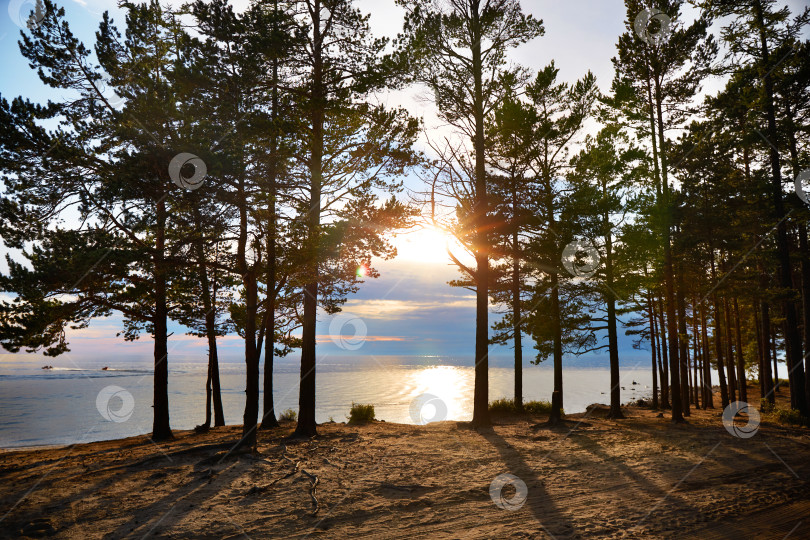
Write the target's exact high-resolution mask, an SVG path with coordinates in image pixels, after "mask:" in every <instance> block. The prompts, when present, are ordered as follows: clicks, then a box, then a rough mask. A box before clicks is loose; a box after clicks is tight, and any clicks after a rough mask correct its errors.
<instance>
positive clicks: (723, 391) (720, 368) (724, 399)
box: [711, 253, 729, 409]
mask: <svg viewBox="0 0 810 540" xmlns="http://www.w3.org/2000/svg"><path fill="white" fill-rule="evenodd" d="M711 266H712V282H714V283H716V282H717V274H716V272H715V267H714V253H712V261H711ZM712 299H713V301H714V345H715V354H716V355H717V375H718V376H719V377H720V401H721V405H722V407H723V408H724V409H725V408H726V407H728V404H729V400H728V387H727V386H726V368H725V366H724V365H723V338H722V333H721V331H720V328H721V326H722V325H721V323H720V302H719V301H718V299H717V292H716V291H714V292H712Z"/></svg>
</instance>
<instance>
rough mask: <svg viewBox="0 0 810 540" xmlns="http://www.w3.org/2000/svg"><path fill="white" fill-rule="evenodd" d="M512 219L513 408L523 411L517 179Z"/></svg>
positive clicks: (515, 181)
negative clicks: (513, 222) (513, 221)
mask: <svg viewBox="0 0 810 540" xmlns="http://www.w3.org/2000/svg"><path fill="white" fill-rule="evenodd" d="M512 218H513V219H514V220H515V225H514V227H515V228H514V230H513V231H512V329H513V332H514V342H515V407H517V410H518V411H522V410H523V340H522V335H521V329H520V326H521V319H520V317H521V311H520V238H519V234H518V229H517V220H518V193H517V179H516V178H514V177H513V178H512Z"/></svg>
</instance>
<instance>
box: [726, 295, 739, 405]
mask: <svg viewBox="0 0 810 540" xmlns="http://www.w3.org/2000/svg"><path fill="white" fill-rule="evenodd" d="M723 316H724V319H725V323H726V331H725V337H726V358H728V362H727V363H726V368H727V369H728V398H729V400H731V401H737V375H736V369H735V367H734V364H735V363H736V362H734V348H733V347H732V345H731V334H732V329H731V310H730V309H729V308H728V298H723Z"/></svg>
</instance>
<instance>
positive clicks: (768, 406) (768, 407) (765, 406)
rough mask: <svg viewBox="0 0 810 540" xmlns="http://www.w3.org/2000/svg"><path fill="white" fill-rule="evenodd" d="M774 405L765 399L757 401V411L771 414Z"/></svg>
mask: <svg viewBox="0 0 810 540" xmlns="http://www.w3.org/2000/svg"><path fill="white" fill-rule="evenodd" d="M773 408H774V405H773V404H772V403H771V402H770V401H768V400H767V399H760V400H759V410H760V411H762V412H764V413H769V412H773Z"/></svg>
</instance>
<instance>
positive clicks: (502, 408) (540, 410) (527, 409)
mask: <svg viewBox="0 0 810 540" xmlns="http://www.w3.org/2000/svg"><path fill="white" fill-rule="evenodd" d="M489 412H494V413H502V414H520V412H519V411H518V409H517V406H516V405H515V400H514V399H507V398H501V399H496V400H495V401H491V402H490V403H489ZM523 412H524V413H527V414H549V413H550V412H551V403H550V402H548V401H524V402H523ZM561 412H562V413H563V414H565V412H564V411H561Z"/></svg>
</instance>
